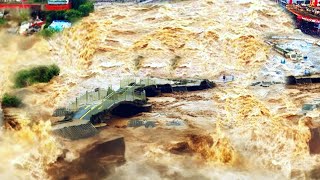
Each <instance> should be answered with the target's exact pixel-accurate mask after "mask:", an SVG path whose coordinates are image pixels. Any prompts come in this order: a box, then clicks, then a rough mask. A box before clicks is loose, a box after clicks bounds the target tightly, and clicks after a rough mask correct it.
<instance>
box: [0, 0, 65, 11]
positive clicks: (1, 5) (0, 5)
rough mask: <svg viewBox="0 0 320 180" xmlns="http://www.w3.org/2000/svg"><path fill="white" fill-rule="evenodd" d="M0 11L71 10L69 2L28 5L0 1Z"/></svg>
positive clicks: (14, 0)
mask: <svg viewBox="0 0 320 180" xmlns="http://www.w3.org/2000/svg"><path fill="white" fill-rule="evenodd" d="M0 9H39V10H46V11H61V10H68V9H71V1H69V0H48V1H47V0H43V2H42V3H30V2H28V1H27V0H0Z"/></svg>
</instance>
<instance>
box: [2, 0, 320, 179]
mask: <svg viewBox="0 0 320 180" xmlns="http://www.w3.org/2000/svg"><path fill="white" fill-rule="evenodd" d="M271 35H295V36H298V37H303V38H304V37H307V36H306V35H303V34H301V32H299V31H297V30H295V29H294V22H293V20H292V19H291V17H290V16H289V15H288V14H287V13H285V12H284V10H282V9H281V8H280V7H278V5H277V4H276V3H274V2H271V1H259V0H251V1H250V0H239V1H228V0H226V1H214V0H198V1H177V2H163V3H153V4H147V5H136V4H104V5H99V6H97V7H96V11H95V12H94V13H92V14H90V16H89V17H86V18H84V19H83V20H81V21H80V22H78V23H77V24H75V25H74V26H73V27H72V28H70V29H68V30H65V31H64V32H63V33H61V34H58V35H56V36H55V37H53V38H52V39H50V40H44V39H42V38H41V37H37V36H32V37H16V36H13V35H8V34H7V33H4V32H3V33H1V34H0V54H1V56H0V60H1V63H0V72H1V76H0V83H1V84H2V86H1V87H0V94H1V95H2V94H3V93H4V92H12V93H15V94H17V95H18V96H19V97H21V98H22V99H23V103H24V104H25V105H24V106H23V107H22V108H21V109H19V110H17V109H7V111H8V113H9V114H11V115H12V116H14V117H15V118H16V119H17V120H18V121H19V123H20V126H21V128H20V130H7V131H2V135H1V139H0V157H1V158H0V162H1V163H0V177H1V178H2V179H9V178H10V179H21V178H22V179H33V178H34V179H44V178H50V177H51V178H53V179H55V177H52V176H51V175H50V174H48V173H47V168H48V167H50V166H51V165H52V164H53V163H54V162H55V161H56V159H57V158H58V157H59V155H60V154H62V153H63V151H64V150H65V149H69V151H70V152H69V153H68V154H67V158H68V159H69V160H70V161H72V159H74V158H76V157H77V155H78V153H79V151H81V148H82V149H83V147H84V146H85V145H88V144H90V143H92V142H93V141H101V140H103V139H105V138H108V137H111V136H115V135H121V136H124V137H125V142H126V163H125V164H124V165H122V166H119V167H116V168H115V169H114V170H112V171H111V172H110V173H109V174H108V176H107V177H100V178H107V179H132V177H135V178H136V179H141V178H146V179H182V178H186V179H291V178H293V179H310V178H315V179H316V178H319V175H318V174H319V171H320V169H319V168H320V158H319V156H318V155H310V154H309V147H308V141H309V139H310V137H311V134H310V130H309V128H308V126H307V125H308V122H309V121H308V119H306V118H304V117H299V116H298V115H297V114H296V113H297V112H298V110H299V109H300V108H301V105H302V103H304V102H306V101H307V100H310V99H312V98H314V97H317V96H319V94H320V92H319V91H318V90H317V89H318V88H319V87H318V86H310V87H306V88H304V89H302V88H300V89H286V88H285V87H284V86H283V85H281V84H280V85H276V86H272V87H270V88H262V87H251V86H250V84H251V83H252V82H253V80H254V79H256V78H257V76H258V74H259V71H260V69H261V67H262V66H263V65H264V64H266V63H267V62H268V60H269V59H270V58H271V56H272V55H273V54H274V53H275V52H273V51H272V50H271V48H270V46H268V45H267V44H266V43H265V42H264V40H265V39H266V38H267V37H269V36H271ZM308 38H309V39H310V37H308ZM52 63H56V64H57V65H59V67H60V68H61V74H60V76H59V77H56V78H54V79H53V80H52V81H51V82H50V83H48V84H37V85H33V86H32V87H28V88H24V89H14V88H12V86H13V84H12V81H11V80H12V76H13V73H14V72H15V71H17V70H19V69H21V68H25V67H28V66H33V65H39V64H41V65H42V64H52ZM223 74H228V75H229V74H230V75H233V76H234V77H235V81H234V82H232V83H227V84H223V83H220V84H218V87H217V88H214V89H211V90H207V91H203V92H193V93H187V94H174V95H166V96H165V97H161V98H151V99H150V101H151V102H152V103H153V104H154V106H155V108H154V110H153V111H152V113H143V114H142V115H140V116H139V118H142V119H148V120H155V121H158V122H159V123H160V124H161V122H163V121H166V120H173V119H179V120H182V121H184V122H185V123H186V127H184V128H180V129H179V128H178V129H169V128H165V127H157V128H155V129H151V130H150V129H144V128H137V129H129V128H127V129H125V128H120V129H119V128H109V129H106V130H103V131H102V132H101V133H100V134H99V137H93V138H91V139H89V140H88V139H87V140H80V141H77V142H69V141H60V140H58V139H56V138H55V137H53V136H52V135H51V134H50V133H49V132H50V126H51V125H50V120H52V117H51V114H52V112H53V110H54V109H55V108H57V107H60V106H64V105H66V104H67V103H68V102H69V101H70V99H73V98H75V97H76V96H77V95H79V94H82V93H84V92H85V91H86V90H88V91H90V90H93V89H95V88H97V87H101V88H106V87H108V86H112V87H113V88H117V87H118V86H119V80H120V79H121V78H125V77H128V76H137V77H146V76H155V77H161V78H163V77H167V78H207V79H210V80H213V81H215V80H220V79H221V76H222V75H223ZM121 121H123V120H119V122H115V123H119V124H121ZM179 142H180V144H181V142H188V144H189V146H190V147H189V150H190V151H191V152H192V153H183V152H175V153H172V149H179V148H177V146H178V145H179ZM97 163H98V162H97ZM95 165H96V164H92V166H95ZM318 169H319V170H318ZM72 178H73V179H81V178H84V179H86V178H88V177H87V176H85V175H81V173H80V174H74V175H73V176H71V179H72Z"/></svg>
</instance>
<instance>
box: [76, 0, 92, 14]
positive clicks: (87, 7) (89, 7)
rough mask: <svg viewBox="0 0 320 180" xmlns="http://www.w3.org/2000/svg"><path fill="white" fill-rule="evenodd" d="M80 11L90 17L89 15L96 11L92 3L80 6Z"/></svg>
mask: <svg viewBox="0 0 320 180" xmlns="http://www.w3.org/2000/svg"><path fill="white" fill-rule="evenodd" d="M79 11H80V12H81V13H82V15H83V16H89V14H90V13H91V12H93V11H94V5H93V3H92V2H86V3H85V4H82V5H80V6H79Z"/></svg>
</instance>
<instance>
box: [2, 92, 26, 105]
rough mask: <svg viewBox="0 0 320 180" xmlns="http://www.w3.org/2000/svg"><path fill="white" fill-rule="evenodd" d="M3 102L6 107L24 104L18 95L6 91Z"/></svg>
mask: <svg viewBox="0 0 320 180" xmlns="http://www.w3.org/2000/svg"><path fill="white" fill-rule="evenodd" d="M1 104H2V106H5V107H19V106H20V105H21V104H22V102H21V99H19V98H18V97H17V96H13V95H10V94H8V93H5V94H4V95H3V97H2V102H1Z"/></svg>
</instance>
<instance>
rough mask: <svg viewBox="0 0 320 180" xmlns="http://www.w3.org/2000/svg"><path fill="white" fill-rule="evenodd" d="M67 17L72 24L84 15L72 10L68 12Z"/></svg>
mask: <svg viewBox="0 0 320 180" xmlns="http://www.w3.org/2000/svg"><path fill="white" fill-rule="evenodd" d="M65 17H66V19H67V20H68V21H70V22H76V21H78V20H79V19H80V18H81V17H82V13H81V12H80V11H78V10H75V9H70V10H67V11H66V13H65Z"/></svg>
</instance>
